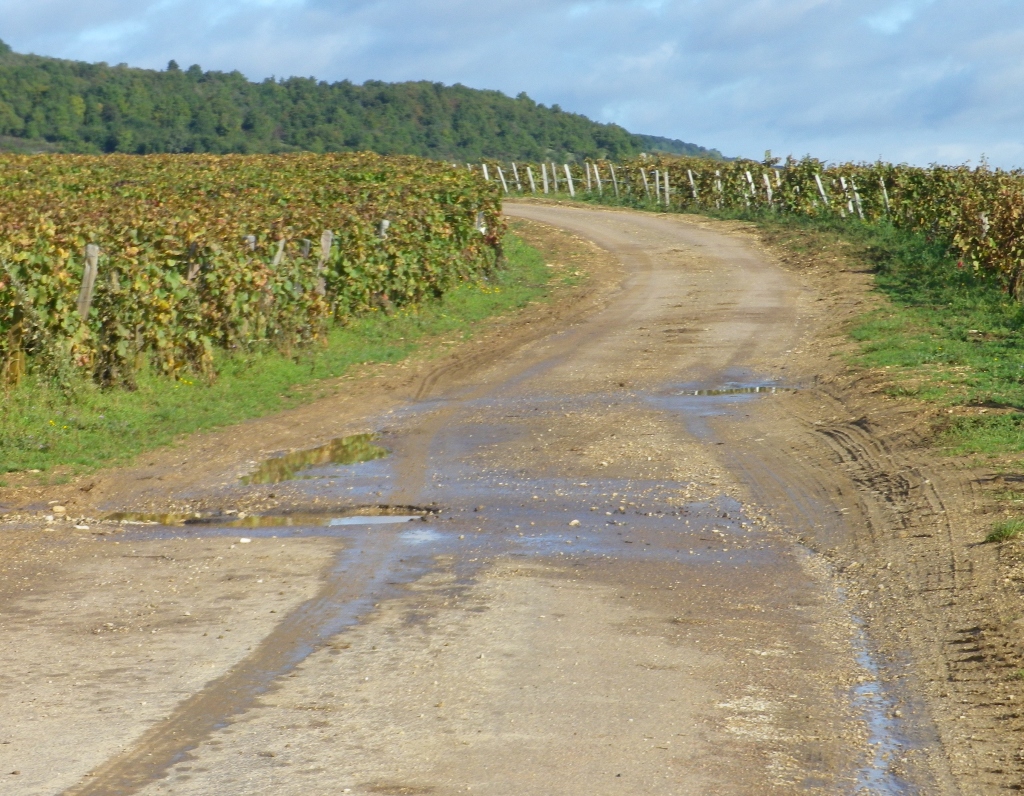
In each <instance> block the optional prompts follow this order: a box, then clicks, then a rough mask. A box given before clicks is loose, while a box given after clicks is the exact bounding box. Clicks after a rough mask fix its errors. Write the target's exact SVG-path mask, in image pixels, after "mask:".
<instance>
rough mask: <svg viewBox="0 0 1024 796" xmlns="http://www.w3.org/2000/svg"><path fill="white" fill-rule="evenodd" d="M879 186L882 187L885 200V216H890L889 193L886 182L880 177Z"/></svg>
mask: <svg viewBox="0 0 1024 796" xmlns="http://www.w3.org/2000/svg"><path fill="white" fill-rule="evenodd" d="M878 184H879V185H881V186H882V199H883V200H885V214H886V215H889V213H890V211H889V191H887V190H886V188H885V180H883V179H882V178H881V177H879V178H878Z"/></svg>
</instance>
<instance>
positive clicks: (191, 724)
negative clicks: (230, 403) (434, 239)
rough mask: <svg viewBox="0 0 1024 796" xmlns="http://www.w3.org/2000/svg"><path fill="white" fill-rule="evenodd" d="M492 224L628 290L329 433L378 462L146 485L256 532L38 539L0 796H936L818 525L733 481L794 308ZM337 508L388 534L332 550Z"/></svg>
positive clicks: (570, 223) (696, 248) (742, 466)
mask: <svg viewBox="0 0 1024 796" xmlns="http://www.w3.org/2000/svg"><path fill="white" fill-rule="evenodd" d="M507 212H508V213H509V214H510V215H513V216H517V217H522V218H528V219H532V220H534V221H536V222H541V223H545V224H549V225H552V226H555V227H560V228H562V229H566V230H570V231H571V232H573V233H575V234H577V235H579V236H581V237H583V238H586V239H589V240H591V241H593V242H594V243H596V244H597V246H599V247H600V248H601V249H602V250H604V251H605V252H606V253H610V255H612V256H613V258H614V261H615V263H614V264H609V263H607V262H606V264H605V268H606V270H607V269H612V270H610V271H607V273H609V274H610V273H612V272H613V271H614V269H615V268H618V269H620V271H619V273H621V279H618V278H617V279H614V280H610V281H609V284H610V285H612V287H610V288H609V290H608V291H606V292H605V293H604V294H602V295H601V296H596V297H593V300H592V301H591V303H590V304H589V305H587V304H581V305H580V309H579V314H578V315H577V316H576V317H572V318H570V319H567V321H568V322H564V323H562V324H561V328H559V329H557V330H554V331H551V332H550V333H537V334H533V335H529V334H523V335H520V336H519V337H518V338H516V342H517V345H516V346H514V347H510V346H509V345H504V346H503V345H501V344H499V343H497V342H495V341H493V340H492V341H490V342H488V343H486V344H484V345H483V346H482V347H481V348H479V350H478V351H477V352H476V353H475V354H474V355H473V356H469V357H464V358H462V359H461V360H459V362H458V363H456V364H459V367H449V368H448V370H447V371H445V370H444V369H442V370H441V371H437V372H434V373H432V374H430V375H428V377H427V378H424V379H421V380H420V381H418V382H417V386H416V388H415V389H414V390H412V391H411V392H410V394H409V395H408V397H403V396H402V395H400V394H396V395H391V396H389V397H388V398H387V399H384V398H380V399H379V400H366V401H364V403H363V404H362V405H361V406H355V407H353V406H351V405H347V406H345V408H344V412H345V413H347V414H346V418H347V419H346V422H347V423H350V426H351V428H352V429H356V430H369V431H374V432H377V433H378V434H379V435H380V444H382V445H383V446H384V447H385V448H386V449H387V450H388V451H389V452H390V455H388V456H387V457H386V458H382V459H376V460H373V461H367V462H364V463H362V464H355V465H347V466H343V465H323V466H319V467H315V468H313V469H309V470H306V471H303V473H302V475H303V477H302V478H301V479H300V480H294V479H293V480H289V481H286V482H283V483H280V484H277V485H266V484H264V485H259V486H256V485H254V486H252V487H244V486H240V485H238V483H237V480H235V479H236V478H237V474H238V473H239V472H244V471H246V470H248V471H251V470H252V469H253V466H254V465H255V461H246V460H235V461H232V460H230V459H228V458H226V457H222V458H220V459H217V458H216V456H215V452H209V448H210V443H206V447H205V448H204V447H202V446H200V450H201V451H202V450H206V451H208V453H207V454H203V455H207V456H208V458H210V460H211V461H214V460H216V461H217V462H220V464H218V467H220V470H219V471H217V472H214V471H213V470H211V469H210V468H209V467H207V468H206V469H203V467H200V466H197V467H196V468H195V469H194V472H196V473H200V474H202V477H199V476H195V477H192V478H189V477H186V476H185V475H180V474H179V476H177V480H173V479H171V480H172V481H173V490H172V491H173V495H171V494H168V499H170V497H173V498H174V500H175V501H176V502H177V503H178V504H182V502H183V501H192V503H191V504H190V505H194V506H203V507H211V506H217V505H220V507H221V508H226V507H227V506H228V505H234V506H236V507H237V506H239V505H244V504H245V499H246V498H245V496H246V494H249V493H253V494H257V493H258V494H259V495H260V496H261V499H263V500H271V501H275V502H276V504H277V506H278V509H277V511H276V512H275V516H274V517H267V518H264V519H259V518H256V519H253V518H247V519H243V520H240V521H239V523H238V524H239V525H241V526H242V527H238V525H236V526H234V527H232V526H231V525H230V521H231V520H233V518H234V517H233V516H232V515H228V516H221V517H220V518H219V519H218V520H216V521H210V522H204V523H199V524H188V525H180V524H178V525H175V524H173V522H172V520H173V519H174V518H168V520H167V522H166V524H161V525H155V526H151V525H147V526H128V528H129V529H128V530H127V531H123V532H119V533H117V534H110V535H107V536H97V537H95V540H94V541H89V542H83V541H80V538H81V537H79V540H78V541H76V540H75V538H73V537H70V538H65V537H64V536H55V537H54V542H53V543H52V546H51V547H52V549H51V550H50V553H51V554H52V555H51V559H50V560H49V563H48V564H47V565H46V568H45V569H46V577H43V578H40V577H38V576H34V577H31V578H29V577H27V576H26V578H25V580H24V581H21V580H20V579H18V580H15V579H13V578H12V579H11V580H10V581H9V582H8V584H7V588H6V590H5V592H4V598H3V601H2V603H0V633H2V642H0V685H2V688H0V717H2V718H0V742H2V745H0V765H2V766H3V774H2V776H3V780H2V790H3V792H4V793H10V794H51V793H52V794H57V793H68V794H129V793H133V794H134V793H140V794H147V796H149V795H155V794H166V793H174V794H196V795H197V796H198V794H218V796H220V795H222V794H293V793H294V794H303V795H304V796H305V795H307V794H337V793H353V794H454V793H465V792H475V793H484V794H508V795H509V796H525V795H526V794H538V796H539V795H540V794H543V795H544V796H549V795H551V794H559V795H561V794H566V795H568V794H574V795H575V794H579V796H584V795H586V796H592V795H603V794H622V795H623V796H626V795H628V796H635V795H636V794H652V795H653V794H673V795H674V796H678V795H679V794H695V795H696V794H736V795H737V796H739V795H740V794H742V795H744V796H746V795H748V794H791V793H793V794H796V793H800V794H804V793H821V794H836V793H851V794H852V793H877V794H905V793H906V794H909V793H922V794H944V793H956V792H958V791H957V789H956V787H955V786H954V784H953V783H952V781H951V777H950V774H949V772H948V770H947V767H946V765H945V761H944V758H943V755H942V753H941V751H939V750H936V749H935V747H934V741H933V737H934V731H933V730H932V728H931V725H930V723H929V720H928V716H927V711H925V710H924V709H923V708H922V707H921V705H920V704H918V703H917V701H916V700H915V699H914V697H913V695H912V694H910V693H906V692H905V691H901V690H899V687H898V685H897V684H895V683H893V682H888V681H887V679H888V678H887V677H886V675H885V671H884V670H881V669H879V667H878V665H877V664H876V663H875V661H874V659H873V657H872V655H871V643H870V639H867V638H866V637H865V636H864V634H863V632H862V630H861V628H860V626H859V624H858V621H857V618H856V617H855V616H853V615H852V614H851V611H850V608H849V607H848V606H847V604H846V603H845V602H844V597H843V594H842V590H841V589H840V588H839V587H838V586H837V585H836V582H835V580H834V578H833V576H832V573H831V572H830V570H829V567H828V566H827V565H826V563H825V561H824V560H822V559H820V558H819V557H817V556H815V555H814V554H812V553H811V552H809V550H807V549H805V548H803V547H802V546H800V544H798V542H797V540H796V538H797V537H796V535H795V534H794V531H796V532H802V531H803V530H804V528H803V526H804V525H806V526H807V527H811V528H814V529H816V532H818V533H820V534H823V535H828V534H837V535H838V534H842V533H843V532H844V530H843V529H844V526H843V523H844V522H845V521H846V520H845V519H844V514H843V510H842V508H841V507H837V506H836V505H834V504H833V503H831V502H830V500H829V497H828V494H827V493H825V492H823V491H822V490H821V489H819V488H818V487H817V486H816V484H815V481H814V479H813V478H811V477H809V476H808V474H807V472H806V469H807V468H806V465H805V464H801V463H800V462H796V461H792V462H790V461H789V460H787V458H786V457H782V456H772V455H769V454H770V452H769V453H766V454H764V455H758V454H757V451H758V450H760V448H759V447H758V446H762V447H763V446H764V445H766V444H767V445H771V443H770V442H767V443H766V440H770V439H771V437H772V432H773V428H772V427H770V426H771V424H772V423H774V422H775V421H774V420H772V418H773V417H774V415H773V414H772V410H770V408H769V409H766V408H765V407H770V404H771V402H772V401H775V400H776V399H777V398H783V397H784V396H785V395H786V392H785V391H786V390H788V389H791V388H799V387H800V386H801V385H800V384H799V383H795V382H794V380H793V378H792V377H791V376H790V375H788V374H789V373H790V364H791V362H792V361H793V359H794V357H797V356H799V352H800V351H801V350H802V349H801V346H803V345H804V344H805V343H806V342H807V340H808V337H809V336H810V335H813V332H814V329H815V324H816V323H819V322H820V321H821V318H820V310H817V309H816V308H815V307H816V305H815V296H814V295H813V293H812V292H810V291H809V290H808V289H807V288H805V287H802V286H801V285H800V284H798V283H797V282H796V281H795V279H794V278H793V277H792V276H790V275H789V274H787V273H786V272H785V271H784V270H782V269H781V268H779V267H777V266H776V265H774V264H772V263H771V262H770V261H769V260H768V259H767V258H766V257H764V256H763V255H762V254H761V253H759V252H758V250H757V249H756V247H754V246H753V245H752V244H751V242H750V240H749V239H747V238H744V237H742V236H740V235H733V234H728V233H725V232H722V231H721V230H718V229H716V228H715V227H713V226H711V225H706V224H701V223H700V222H696V221H693V220H688V219H684V218H678V217H658V216H653V215H644V214H638V213H628V212H614V211H607V210H596V209H586V208H570V207H551V206H541V205H527V204H521V205H512V206H510V207H508V208H507ZM604 256H605V257H606V258H607V255H604ZM595 258H598V259H600V257H599V255H597V254H595ZM553 265H555V266H558V265H559V264H558V263H553ZM588 307H589V309H588ZM816 313H817V314H816ZM445 373H447V377H445V378H441V376H443V375H444V374H445ZM320 411H321V412H322V411H324V406H321V407H320ZM339 411H340V410H339ZM273 422H276V423H277V424H278V425H279V426H280V425H281V424H282V423H284V421H283V420H281V419H278V420H276V421H268V423H273ZM357 427H358V428H357ZM248 428H249V429H250V433H251V434H256V435H258V434H259V433H260V429H261V428H264V429H266V430H268V431H267V433H268V434H269V433H270V431H272V429H273V427H272V426H271V425H267V426H262V427H261V426H260V424H258V423H255V424H250V425H249V426H248ZM726 441H728V444H725V443H726ZM168 455H170V454H168ZM197 455H199V454H197ZM187 470H188V468H183V472H184V471H187ZM143 471H144V470H136V471H134V473H135V474H134V476H132V477H133V478H143V477H148V476H140V475H138V473H139V472H143ZM120 477H123V479H124V482H125V483H127V482H128V481H129V480H131V478H129V474H124V475H123V476H120ZM108 480H109V479H108ZM133 483H134V482H133ZM116 487H117V484H116V483H113V482H110V483H106V482H105V484H104V485H103V486H101V487H99V488H97V492H96V493H95V494H102V495H103V497H102V500H101V499H100V498H96V500H97V501H98V502H97V504H96V505H98V506H100V507H102V506H103V505H106V507H107V508H119V507H122V506H124V505H126V504H125V502H124V501H125V500H126V498H124V495H126V494H128V493H127V492H125V493H124V494H123V495H121V497H120V498H119V497H118V495H119V493H118V491H117V488H116ZM146 488H147V489H149V487H146ZM160 488H161V487H160V485H159V484H154V486H153V490H152V491H153V492H154V493H155V492H159V490H160ZM125 489H127V487H125ZM167 489H168V490H170V489H171V487H167ZM147 494H150V493H149V492H147ZM228 501H230V503H229V502H228ZM370 507H373V510H372V511H371V510H370ZM382 507H383V508H382ZM286 508H287V509H291V510H292V511H293V512H301V513H299V514H295V513H293V515H292V516H291V517H290V519H288V518H287V512H286V511H285V509H286ZM353 510H356V513H361V514H363V515H367V514H370V513H373V514H376V515H378V516H377V517H374V518H373V519H367V518H366V517H365V516H364V517H363V518H362V519H355V520H346V522H345V523H344V524H337V523H335V524H328V523H329V522H330V520H331V519H332V518H335V519H337V518H340V517H342V516H344V515H347V514H351V513H353ZM382 513H383V514H391V515H396V514H403V515H409V516H419V515H423V516H422V519H417V520H415V521H406V522H397V521H394V520H397V519H398V518H397V517H396V516H392V517H391V518H390V519H391V520H392V521H391V522H385V521H382V518H381V517H380V516H379V515H381V514H382ZM786 518H791V520H792V521H791V522H787V520H786ZM371 522H372V523H373V524H370V523H371ZM349 523H351V524H349ZM242 534H244V535H245V537H244V538H245V541H243V540H242ZM39 571H40V572H41V571H42V570H39ZM12 771H16V772H18V773H16V774H12V773H8V772H12Z"/></svg>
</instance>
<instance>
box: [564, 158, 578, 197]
mask: <svg viewBox="0 0 1024 796" xmlns="http://www.w3.org/2000/svg"><path fill="white" fill-rule="evenodd" d="M562 167H563V168H564V169H565V181H566V182H568V183H569V196H571V197H572V198H573V199H575V198H576V188H575V186H573V184H572V172H571V171H569V164H568V163H563V164H562Z"/></svg>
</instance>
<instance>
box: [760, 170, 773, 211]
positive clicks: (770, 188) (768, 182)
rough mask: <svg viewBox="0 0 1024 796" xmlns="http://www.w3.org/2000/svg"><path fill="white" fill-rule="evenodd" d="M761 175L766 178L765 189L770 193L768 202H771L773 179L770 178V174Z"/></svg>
mask: <svg viewBox="0 0 1024 796" xmlns="http://www.w3.org/2000/svg"><path fill="white" fill-rule="evenodd" d="M761 176H762V177H763V178H764V189H765V192H766V193H767V194H768V204H771V203H772V181H771V180H770V179H768V175H767V174H762V175H761Z"/></svg>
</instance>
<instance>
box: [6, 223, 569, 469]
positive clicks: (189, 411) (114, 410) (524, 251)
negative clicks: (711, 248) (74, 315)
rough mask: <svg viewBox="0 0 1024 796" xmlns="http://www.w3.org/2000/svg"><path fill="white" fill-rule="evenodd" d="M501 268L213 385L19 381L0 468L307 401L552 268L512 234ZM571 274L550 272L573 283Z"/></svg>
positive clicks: (91, 457) (223, 372) (522, 300)
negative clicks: (54, 385) (57, 386)
mask: <svg viewBox="0 0 1024 796" xmlns="http://www.w3.org/2000/svg"><path fill="white" fill-rule="evenodd" d="M505 254H506V258H507V262H506V265H505V267H504V268H503V269H501V270H500V271H499V272H498V273H497V274H495V275H494V277H492V279H491V280H490V281H489V282H487V283H481V284H470V285H464V286H462V287H460V288H458V289H456V290H453V291H451V292H449V293H448V294H447V295H445V296H444V297H443V298H442V299H440V300H437V301H433V302H427V303H424V304H422V305H420V306H417V307H412V308H407V309H403V310H401V311H399V312H397V313H395V314H394V315H392V316H387V315H384V314H383V313H372V314H370V315H368V316H366V317H363V318H360V319H358V320H356V321H355V322H353V323H351V324H349V325H348V326H345V327H343V328H337V329H334V330H332V331H331V332H330V334H329V335H328V340H327V342H326V345H322V346H317V347H316V348H313V349H309V350H306V351H303V352H301V353H300V354H298V355H296V356H294V357H288V356H285V355H283V354H280V353H277V352H268V353H263V354H252V355H248V356H244V357H235V358H227V357H223V358H222V359H221V360H220V361H219V362H218V363H217V370H218V377H217V378H216V380H214V381H213V382H212V383H204V382H202V381H200V380H198V379H197V380H191V381H190V380H187V379H183V380H180V381H171V380H169V379H166V378H164V377H159V376H155V375H153V374H149V373H142V374H140V377H139V386H138V389H137V390H135V391H133V392H128V391H124V390H101V389H98V388H97V387H95V386H94V385H92V384H91V383H84V382H83V383H82V384H79V385H77V389H76V391H75V394H74V398H73V399H68V398H67V397H66V396H64V395H63V394H61V393H60V392H58V391H56V390H53V389H51V388H48V387H47V386H46V385H45V384H44V383H42V382H41V381H39V380H37V379H34V378H31V377H30V378H28V379H26V380H25V381H24V382H23V383H22V384H21V385H20V386H19V387H18V388H17V389H14V390H11V391H10V392H8V393H7V394H6V395H4V396H3V398H4V400H3V407H2V409H0V473H3V472H15V471H23V470H40V471H43V474H42V475H41V476H40V478H42V479H44V480H52V478H54V477H59V476H54V475H48V474H46V471H47V470H52V468H54V467H58V466H64V467H65V469H66V470H70V471H82V470H88V469H91V468H95V467H98V466H102V465H108V464H113V463H121V462H125V461H129V460H131V459H132V458H133V457H135V456H137V455H138V454H140V453H142V452H144V451H146V450H149V449H152V448H156V447H159V446H163V445H167V444H170V443H172V442H174V440H175V439H177V438H179V437H180V436H181V435H183V434H188V433H191V432H194V431H199V430H201V429H209V428H215V427H218V426H225V425H229V424H232V423H237V422H240V421H242V420H246V419H249V418H253V417H259V416H261V415H266V414H269V413H272V412H276V411H279V410H281V409H286V408H289V407H292V406H296V405H298V404H300V403H305V402H308V401H311V400H315V399H316V398H318V397H321V396H322V395H324V394H327V390H326V389H325V388H324V387H323V385H318V384H317V382H319V381H320V380H322V379H330V378H332V377H336V376H340V375H342V374H344V373H345V372H346V371H347V370H349V369H350V368H351V367H352V366H353V365H357V364H361V363H377V362H380V363H383V362H397V361H399V360H401V359H403V358H405V357H408V356H409V355H410V354H412V353H413V352H415V351H417V350H418V349H420V348H422V347H423V345H424V344H426V343H428V342H429V341H436V340H438V339H440V338H443V339H446V340H458V339H465V338H468V337H470V336H472V334H473V331H474V330H475V329H479V328H480V324H481V323H482V322H484V321H486V320H487V319H488V318H492V317H494V316H496V315H499V314H502V313H506V312H509V311H512V310H515V309H517V308H520V307H522V306H524V305H525V304H527V303H528V302H530V301H534V300H538V299H543V298H544V297H545V296H546V295H547V293H548V292H549V289H550V287H551V286H552V285H553V281H552V280H554V279H556V277H553V275H552V274H553V272H552V270H551V269H549V268H547V267H546V266H545V263H544V259H543V257H542V256H541V254H540V253H539V252H538V251H537V250H535V249H533V248H531V247H530V246H528V245H527V244H525V243H524V242H523V241H522V240H521V239H520V238H518V237H516V236H515V235H514V234H510V235H509V236H508V238H507V239H506V241H505ZM574 278H575V277H573V276H568V277H557V279H558V280H559V281H560V282H572V281H573V280H574Z"/></svg>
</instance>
